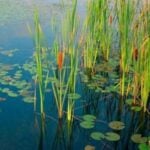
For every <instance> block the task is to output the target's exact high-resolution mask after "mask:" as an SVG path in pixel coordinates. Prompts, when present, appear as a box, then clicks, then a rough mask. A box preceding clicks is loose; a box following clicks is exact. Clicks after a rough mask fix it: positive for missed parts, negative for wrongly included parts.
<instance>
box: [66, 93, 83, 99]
mask: <svg viewBox="0 0 150 150" xmlns="http://www.w3.org/2000/svg"><path fill="white" fill-rule="evenodd" d="M80 97H81V96H80V94H77V93H69V94H68V99H74V100H76V99H79V98H80Z"/></svg>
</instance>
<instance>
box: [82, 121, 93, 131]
mask: <svg viewBox="0 0 150 150" xmlns="http://www.w3.org/2000/svg"><path fill="white" fill-rule="evenodd" d="M80 126H81V127H82V128H85V129H92V128H94V123H93V122H90V121H82V122H81V123H80Z"/></svg>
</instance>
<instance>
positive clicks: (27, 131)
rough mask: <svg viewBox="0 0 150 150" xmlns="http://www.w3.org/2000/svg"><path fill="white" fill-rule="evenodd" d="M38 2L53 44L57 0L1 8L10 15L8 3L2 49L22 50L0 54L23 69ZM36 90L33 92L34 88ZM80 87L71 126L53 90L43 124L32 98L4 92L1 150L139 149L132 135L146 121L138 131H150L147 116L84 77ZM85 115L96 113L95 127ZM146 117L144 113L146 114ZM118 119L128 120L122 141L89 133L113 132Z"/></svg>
mask: <svg viewBox="0 0 150 150" xmlns="http://www.w3.org/2000/svg"><path fill="white" fill-rule="evenodd" d="M13 3H14V4H13ZM35 3H36V5H37V7H38V8H39V11H40V12H41V18H42V22H41V23H42V26H43V29H44V31H46V33H47V34H46V36H47V38H48V39H49V43H50V44H51V42H52V39H53V34H52V33H51V31H50V29H49V26H50V25H49V21H48V20H50V18H51V15H50V14H47V11H49V12H52V13H53V14H55V15H56V16H59V15H60V13H61V11H63V10H60V5H59V3H58V2H57V1H54V0H46V1H40V0H38V1H29V0H22V2H20V1H17V0H15V2H14V1H11V0H0V5H1V7H2V6H3V7H4V6H5V7H6V6H7V7H6V8H5V9H6V10H5V12H6V13H5V14H7V16H4V14H3V12H4V8H3V11H0V13H1V14H0V19H1V20H0V48H1V49H2V50H3V51H8V50H11V49H17V50H18V51H17V52H16V53H15V54H14V56H13V57H8V56H5V55H0V63H2V64H11V65H13V64H19V66H17V68H16V69H20V70H23V69H22V66H23V64H24V63H26V62H27V61H28V60H29V58H30V56H31V55H32V54H33V50H34V45H33V39H32V38H31V36H30V35H29V32H28V30H27V24H30V25H31V26H32V25H33V22H32V19H33V8H34V7H33V6H34V5H35ZM9 5H10V7H9ZM84 6H85V3H84V2H81V4H79V12H80V13H81V16H82V15H84V13H85V8H84ZM9 8H11V9H9ZM50 8H51V9H50ZM59 11H60V12H59ZM19 12H20V14H21V15H20V14H19ZM22 14H24V16H23V15H22ZM2 66H3V65H1V67H2ZM14 75H15V71H10V76H12V77H13V76H14ZM79 79H80V77H79ZM22 80H26V81H27V82H28V83H31V82H33V81H32V80H31V76H30V75H29V74H28V73H26V72H25V71H23V76H22ZM0 87H1V88H6V87H7V85H3V84H2V83H0ZM9 88H11V89H12V90H14V91H15V88H14V89H13V87H11V86H9ZM31 89H32V91H34V89H33V88H32V87H31ZM81 91H82V92H81ZM77 92H78V93H81V94H82V98H81V100H80V101H79V102H77V103H76V106H75V121H74V122H73V125H72V127H69V126H68V124H67V122H66V121H65V119H64V120H58V118H57V110H56V109H55V108H54V101H53V96H52V94H50V95H47V102H46V104H45V105H46V112H47V115H46V121H45V123H42V122H41V118H40V115H39V112H37V113H34V106H33V104H32V103H25V102H24V101H23V97H22V96H18V97H10V96H8V95H7V94H5V93H3V92H0V97H1V98H5V100H4V101H0V150H77V149H78V150H83V149H84V147H85V146H86V145H93V146H95V147H96V149H97V150H101V149H106V150H107V149H108V150H109V149H110V150H115V149H119V150H123V149H125V150H127V149H130V150H134V149H137V145H135V144H133V143H132V142H131V140H130V137H131V135H132V134H133V133H134V132H136V130H137V129H138V124H139V122H142V121H143V120H144V121H143V124H144V125H143V126H142V127H143V128H141V129H140V130H138V132H139V133H141V134H143V135H146V136H147V135H149V128H148V127H149V124H148V119H149V118H148V116H142V114H140V113H133V112H132V111H130V110H129V108H128V107H125V108H124V109H123V110H122V112H119V111H118V107H119V96H118V95H117V94H114V95H111V94H110V97H108V98H106V97H105V95H103V94H96V93H95V92H94V91H93V90H89V89H87V88H86V86H85V85H84V84H81V83H80V80H79V82H78V85H77ZM49 97H50V98H49ZM84 114H94V115H95V116H96V117H97V121H96V125H95V128H94V129H90V130H86V129H83V128H81V127H80V122H81V116H82V115H84ZM143 117H145V118H144V119H142V118H143ZM113 120H121V121H123V122H124V123H125V125H126V126H125V129H124V130H123V131H121V132H120V135H121V140H120V141H119V142H108V141H106V140H102V141H94V140H92V139H91V138H90V133H91V132H92V131H101V132H108V131H111V129H110V128H109V127H108V123H109V122H110V121H113Z"/></svg>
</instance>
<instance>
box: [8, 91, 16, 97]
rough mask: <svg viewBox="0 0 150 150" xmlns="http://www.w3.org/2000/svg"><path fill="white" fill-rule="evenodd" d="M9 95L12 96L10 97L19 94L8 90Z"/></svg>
mask: <svg viewBox="0 0 150 150" xmlns="http://www.w3.org/2000/svg"><path fill="white" fill-rule="evenodd" d="M8 96H10V97H17V96H18V94H16V93H14V92H12V91H10V92H8Z"/></svg>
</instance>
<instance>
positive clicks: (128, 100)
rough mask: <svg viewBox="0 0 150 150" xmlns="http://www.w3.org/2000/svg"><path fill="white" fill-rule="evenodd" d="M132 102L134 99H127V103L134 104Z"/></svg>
mask: <svg viewBox="0 0 150 150" xmlns="http://www.w3.org/2000/svg"><path fill="white" fill-rule="evenodd" d="M132 102H133V99H127V100H126V102H125V103H126V104H128V105H132Z"/></svg>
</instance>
